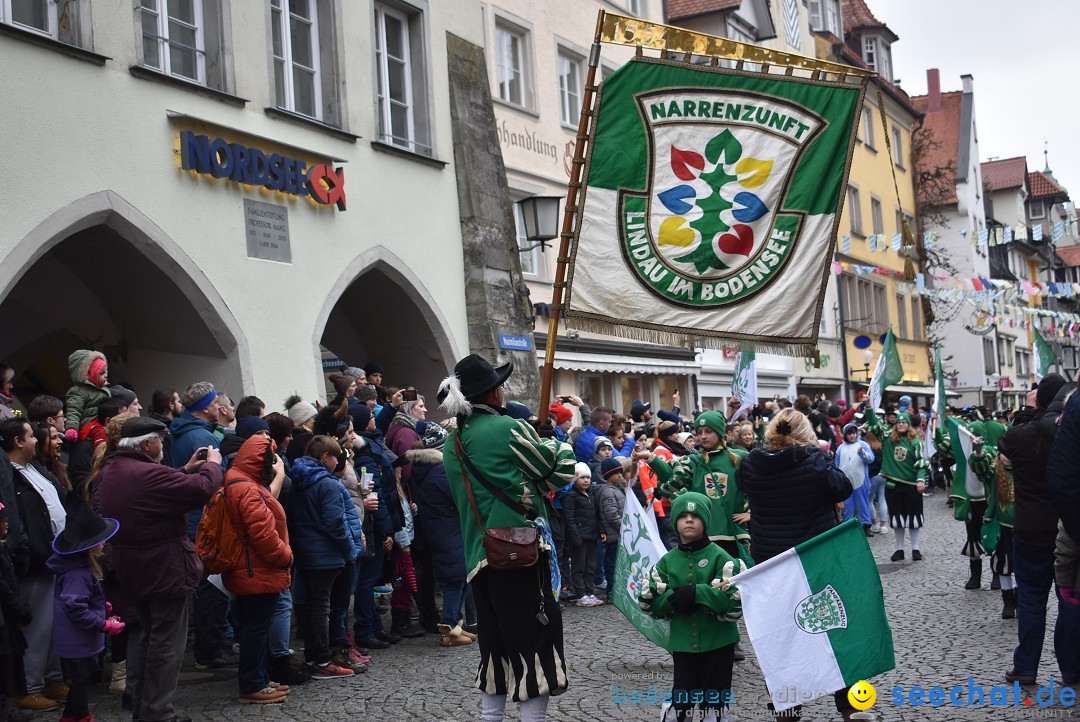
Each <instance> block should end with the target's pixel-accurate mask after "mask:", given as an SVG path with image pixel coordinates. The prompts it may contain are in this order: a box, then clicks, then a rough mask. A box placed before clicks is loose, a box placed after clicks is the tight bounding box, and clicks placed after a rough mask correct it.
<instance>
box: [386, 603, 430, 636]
mask: <svg viewBox="0 0 1080 722" xmlns="http://www.w3.org/2000/svg"><path fill="white" fill-rule="evenodd" d="M390 632H391V633H392V634H397V635H399V636H402V637H404V638H406V639H412V638H413V637H423V636H424V634H425V632H424V630H423V629H421V628H420V627H418V626H416V625H415V624H413V623H412V620H411V619H409V610H408V609H391V610H390Z"/></svg>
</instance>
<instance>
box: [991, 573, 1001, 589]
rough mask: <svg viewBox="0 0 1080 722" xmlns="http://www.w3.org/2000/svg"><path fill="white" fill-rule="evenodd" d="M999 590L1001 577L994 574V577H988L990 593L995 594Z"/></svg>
mask: <svg viewBox="0 0 1080 722" xmlns="http://www.w3.org/2000/svg"><path fill="white" fill-rule="evenodd" d="M999 589H1001V576H1000V575H999V574H998V573H997V572H994V575H993V576H992V577H990V591H992V592H996V591H997V590H999Z"/></svg>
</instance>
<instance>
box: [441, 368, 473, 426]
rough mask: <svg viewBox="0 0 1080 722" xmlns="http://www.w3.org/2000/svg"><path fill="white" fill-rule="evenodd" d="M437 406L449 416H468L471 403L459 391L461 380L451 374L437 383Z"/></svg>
mask: <svg viewBox="0 0 1080 722" xmlns="http://www.w3.org/2000/svg"><path fill="white" fill-rule="evenodd" d="M438 398H439V408H441V409H442V410H443V411H445V412H446V413H448V414H450V415H451V416H468V415H469V414H471V413H472V404H470V403H469V400H468V399H467V398H465V396H464V395H463V394H462V393H461V380H460V379H459V378H458V377H457V375H456V374H451V375H449V376H447V377H446V378H445V379H443V380H442V383H441V384H439V394H438Z"/></svg>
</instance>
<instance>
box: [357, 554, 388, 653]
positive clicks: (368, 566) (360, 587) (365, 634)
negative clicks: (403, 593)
mask: <svg viewBox="0 0 1080 722" xmlns="http://www.w3.org/2000/svg"><path fill="white" fill-rule="evenodd" d="M385 555H386V552H384V551H383V548H382V546H381V545H377V546H376V548H375V555H374V556H372V557H371V558H370V559H363V558H361V559H359V560H357V562H356V568H357V574H356V587H355V589H356V596H355V597H354V598H353V614H354V615H355V617H356V621H355V622H354V624H353V641H355V642H356V643H357V644H359V643H360V640H361V639H371V638H372V637H374V636H375V635H376V634H378V633H379V632H381V631H383V625H382V617H380V616H379V614H378V612H376V611H375V584H376V583H378V581H379V575H381V574H382V568H383V558H384V557H385Z"/></svg>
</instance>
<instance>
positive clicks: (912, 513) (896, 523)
mask: <svg viewBox="0 0 1080 722" xmlns="http://www.w3.org/2000/svg"><path fill="white" fill-rule="evenodd" d="M866 425H867V427H868V428H869V429H870V431H872V432H873V433H874V435H875V436H877V438H879V439H881V475H882V476H884V477H885V501H886V503H887V504H888V506H889V525H890V526H891V527H892V528H893V532H894V533H895V534H896V551H895V552H894V553H893V555H892V557H891V559H892V561H894V562H898V561H900V560H901V559H903V558H904V530H905V529H907V530H908V535H909V536H910V537H911V558H912V560H913V561H919V560H920V559H922V558H923V557H922V552H921V551H919V532H920V531H921V530H922V525H923V496H922V493H923V490H924V489H925V488H926V471H927V469H928V468H929V467H930V465H929V464H928V463H927V461H926V459H924V458H923V445H922V440H921V439H919V435H918V434H917V433H915V430H914V429H913V428H912V427H911V417H910V416H908V415H907V414H906V413H905V414H897V415H896V425H895V426H893V427H892V429H888V428H886V426H885V424H883V423H882V422H881V420H880V419H879V418H878V417H877V414H875V413H874V409H872V408H871V407H870V406H867V407H866Z"/></svg>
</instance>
